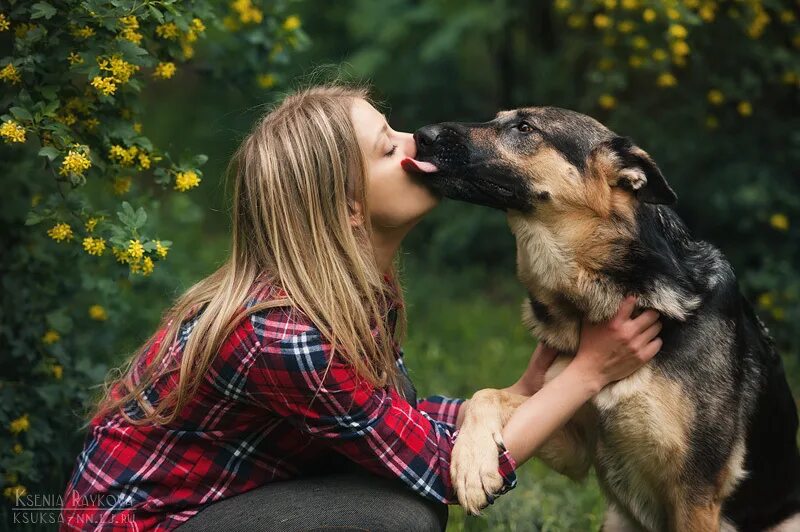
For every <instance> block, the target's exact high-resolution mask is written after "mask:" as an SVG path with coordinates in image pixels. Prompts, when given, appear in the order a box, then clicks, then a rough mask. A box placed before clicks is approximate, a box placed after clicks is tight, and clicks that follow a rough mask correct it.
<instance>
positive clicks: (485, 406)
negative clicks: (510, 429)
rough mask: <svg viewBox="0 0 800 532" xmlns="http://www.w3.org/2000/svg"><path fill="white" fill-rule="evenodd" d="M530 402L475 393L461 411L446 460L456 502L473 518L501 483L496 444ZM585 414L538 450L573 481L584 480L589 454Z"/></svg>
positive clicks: (499, 394)
mask: <svg viewBox="0 0 800 532" xmlns="http://www.w3.org/2000/svg"><path fill="white" fill-rule="evenodd" d="M526 399H528V398H527V397H526V396H524V395H517V394H513V393H509V392H505V391H503V390H495V389H491V388H487V389H485V390H479V391H478V392H476V393H475V395H474V396H472V398H471V399H470V400H469V402H467V403H466V405H465V406H464V407H463V408H466V410H465V412H464V420H463V422H462V425H461V429H460V430H459V434H458V438H456V443H455V447H454V448H453V453H452V455H451V457H450V477H451V479H452V482H453V486H454V487H455V490H456V494H457V495H458V501H459V503H460V504H461V506H463V507H464V508H465V509H466V510H467V511H468V512H469V513H471V514H475V515H477V514H478V513H480V510H481V508H484V507H485V506H486V505H487V504H488V501H489V496H490V495H491V494H493V493H495V492H497V491H498V490H499V489H500V487H501V486H502V484H503V479H502V478H501V477H500V474H499V473H498V472H497V469H498V466H499V463H498V453H497V441H501V432H502V430H503V427H504V426H505V424H506V423H507V422H508V419H509V418H510V417H511V414H512V413H513V412H514V410H516V408H517V407H518V406H519V405H521V404H522V403H523V402H525V400H526ZM585 415H587V413H585V412H583V410H579V411H578V414H576V418H574V419H575V421H569V422H568V423H567V424H566V425H565V426H564V427H563V428H561V429H559V430H557V431H556V432H554V433H553V434H552V435H551V436H550V438H548V439H547V440H546V441H545V442H544V443H543V444H542V445H541V446H540V447H539V449H538V450H537V451H536V456H537V457H539V458H540V459H542V460H543V461H544V462H545V463H546V464H547V465H548V466H550V467H551V468H553V469H555V470H556V471H558V472H560V473H562V474H564V475H567V476H569V477H570V478H573V479H575V480H578V479H581V478H583V477H585V476H586V474H587V473H588V471H589V468H590V467H591V464H592V454H591V453H590V451H589V448H588V446H587V445H586V438H585V435H584V434H583V431H582V430H581V425H583V423H580V422H578V420H582V419H583V418H584V416H585Z"/></svg>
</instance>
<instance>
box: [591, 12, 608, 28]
mask: <svg viewBox="0 0 800 532" xmlns="http://www.w3.org/2000/svg"><path fill="white" fill-rule="evenodd" d="M593 22H594V26H595V28H608V27H610V26H611V18H610V17H609V16H608V15H605V14H603V13H598V14H597V15H595V16H594V19H593Z"/></svg>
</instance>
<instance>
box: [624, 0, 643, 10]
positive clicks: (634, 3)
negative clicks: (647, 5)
mask: <svg viewBox="0 0 800 532" xmlns="http://www.w3.org/2000/svg"><path fill="white" fill-rule="evenodd" d="M622 9H627V10H632V9H639V0H622Z"/></svg>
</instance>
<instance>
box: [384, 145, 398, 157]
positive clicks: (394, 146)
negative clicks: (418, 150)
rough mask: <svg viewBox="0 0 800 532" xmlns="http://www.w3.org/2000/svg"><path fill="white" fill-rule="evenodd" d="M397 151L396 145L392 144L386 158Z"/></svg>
mask: <svg viewBox="0 0 800 532" xmlns="http://www.w3.org/2000/svg"><path fill="white" fill-rule="evenodd" d="M395 151H397V144H392V149H391V150H389V151H388V152H386V157H391V156H392V155H394V152H395Z"/></svg>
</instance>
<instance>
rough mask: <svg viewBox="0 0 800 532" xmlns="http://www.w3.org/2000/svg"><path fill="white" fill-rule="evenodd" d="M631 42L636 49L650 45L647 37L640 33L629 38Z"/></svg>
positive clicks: (642, 48)
mask: <svg viewBox="0 0 800 532" xmlns="http://www.w3.org/2000/svg"><path fill="white" fill-rule="evenodd" d="M631 44H633V47H634V48H636V49H637V50H644V49H645V48H647V47H648V46H649V45H650V43H649V42H648V41H647V38H646V37H643V36H641V35H637V36H636V37H634V38H633V39H632V40H631Z"/></svg>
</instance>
